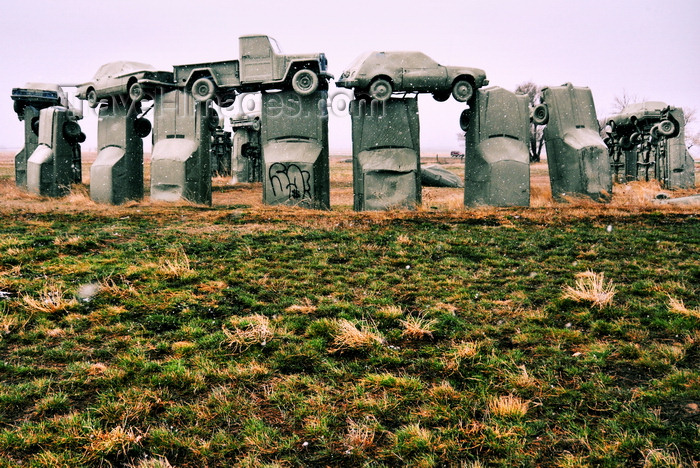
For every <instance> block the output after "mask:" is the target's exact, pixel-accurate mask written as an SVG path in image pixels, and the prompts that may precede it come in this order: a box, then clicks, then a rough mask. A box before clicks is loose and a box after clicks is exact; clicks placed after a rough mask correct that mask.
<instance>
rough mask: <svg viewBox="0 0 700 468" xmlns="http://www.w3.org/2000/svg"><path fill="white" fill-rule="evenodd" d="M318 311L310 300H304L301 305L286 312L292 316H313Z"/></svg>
mask: <svg viewBox="0 0 700 468" xmlns="http://www.w3.org/2000/svg"><path fill="white" fill-rule="evenodd" d="M317 309H318V308H317V307H316V306H315V305H313V304H312V303H311V301H310V300H309V298H304V300H303V301H301V304H294V305H290V306H289V307H287V308H286V309H284V311H285V312H288V313H290V314H313V313H314V312H316V310H317Z"/></svg>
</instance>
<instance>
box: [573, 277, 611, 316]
mask: <svg viewBox="0 0 700 468" xmlns="http://www.w3.org/2000/svg"><path fill="white" fill-rule="evenodd" d="M614 296H615V286H614V285H613V284H612V282H608V283H606V282H605V273H594V272H592V271H584V272H583V273H579V274H577V275H576V283H575V285H574V287H571V286H566V287H565V288H564V298H565V299H572V300H574V301H576V302H590V303H592V304H593V305H594V306H597V307H598V308H601V309H602V308H603V307H605V306H606V305H609V304H610V303H611V302H612V300H613V297H614Z"/></svg>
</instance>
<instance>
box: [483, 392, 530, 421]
mask: <svg viewBox="0 0 700 468" xmlns="http://www.w3.org/2000/svg"><path fill="white" fill-rule="evenodd" d="M488 408H489V412H490V413H491V414H492V415H494V416H499V417H502V418H521V417H523V416H525V415H526V414H527V411H528V409H529V404H528V402H527V401H524V400H522V399H521V398H520V397H517V396H514V395H505V396H500V397H495V398H493V399H492V400H490V401H489V403H488Z"/></svg>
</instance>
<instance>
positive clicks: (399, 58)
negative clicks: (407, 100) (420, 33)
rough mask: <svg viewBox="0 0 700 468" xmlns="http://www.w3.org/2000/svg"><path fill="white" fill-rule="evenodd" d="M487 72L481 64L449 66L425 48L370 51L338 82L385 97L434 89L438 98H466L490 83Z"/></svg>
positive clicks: (434, 94) (373, 96) (369, 93)
mask: <svg viewBox="0 0 700 468" xmlns="http://www.w3.org/2000/svg"><path fill="white" fill-rule="evenodd" d="M488 83H489V81H488V80H487V79H486V73H485V72H484V70H481V69H479V68H468V67H447V66H443V65H440V64H439V63H437V62H436V61H435V60H433V59H431V58H430V57H428V56H427V55H425V54H424V53H422V52H376V51H375V52H366V53H364V54H362V55H361V56H359V57H358V58H357V59H355V61H354V62H353V63H352V64H351V65H350V66H349V67H348V68H347V70H345V71H344V72H343V74H342V75H341V77H340V79H339V80H338V81H336V85H337V86H340V87H343V88H355V89H356V91H355V92H356V94H358V95H369V96H371V97H372V98H374V99H378V100H380V101H385V100H387V99H389V97H391V94H392V93H393V92H397V91H398V92H418V93H432V94H433V97H434V98H435V99H436V100H438V101H445V100H447V99H448V98H449V97H450V94H452V96H453V97H454V98H455V99H456V100H457V101H459V102H466V101H468V100H469V99H471V97H472V96H473V95H474V91H475V90H476V89H478V88H481V87H482V86H486V85H487V84H488Z"/></svg>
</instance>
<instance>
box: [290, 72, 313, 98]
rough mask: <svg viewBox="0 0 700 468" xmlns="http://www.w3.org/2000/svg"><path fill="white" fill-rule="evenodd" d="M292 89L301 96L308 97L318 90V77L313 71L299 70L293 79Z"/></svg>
mask: <svg viewBox="0 0 700 468" xmlns="http://www.w3.org/2000/svg"><path fill="white" fill-rule="evenodd" d="M292 89H293V90H294V91H295V92H296V93H297V94H299V95H300V96H308V95H309V94H312V93H314V92H315V91H316V90H317V89H318V75H317V74H316V73H314V72H313V71H311V70H306V69H303V70H299V71H297V72H296V73H295V74H294V76H293V77H292Z"/></svg>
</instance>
